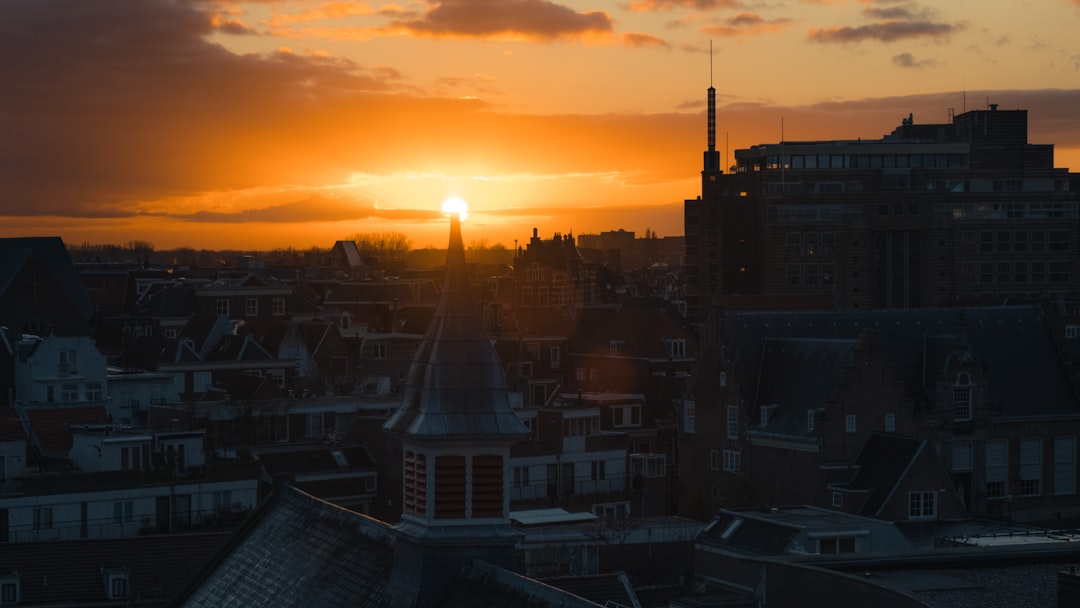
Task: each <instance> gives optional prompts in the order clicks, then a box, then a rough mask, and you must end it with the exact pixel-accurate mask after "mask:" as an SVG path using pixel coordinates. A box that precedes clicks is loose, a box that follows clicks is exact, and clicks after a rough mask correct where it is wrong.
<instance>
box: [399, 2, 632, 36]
mask: <svg viewBox="0 0 1080 608" xmlns="http://www.w3.org/2000/svg"><path fill="white" fill-rule="evenodd" d="M612 27H613V26H612V19H611V16H610V15H608V13H606V12H604V11H587V12H580V13H579V12H576V11H574V10H573V9H571V8H569V7H566V6H563V5H561V4H555V3H553V2H548V1H547V0H442V1H441V2H433V5H432V6H431V8H429V9H428V10H427V11H426V12H425V13H424V14H423V16H421V17H418V18H415V19H398V20H394V21H392V22H391V24H390V27H389V28H388V30H391V31H393V30H396V31H401V32H405V33H409V34H412V35H417V36H430V37H435V38H481V39H492V40H541V41H551V40H557V39H574V38H582V37H587V36H596V35H603V34H610V33H611V32H612Z"/></svg>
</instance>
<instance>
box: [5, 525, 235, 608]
mask: <svg viewBox="0 0 1080 608" xmlns="http://www.w3.org/2000/svg"><path fill="white" fill-rule="evenodd" d="M228 538H229V534H226V533H200V534H176V535H149V536H130V537H123V538H107V539H86V540H73V541H34V542H26V543H5V544H4V545H3V547H4V550H3V551H0V574H8V573H11V572H18V573H19V587H20V592H21V595H22V601H21V602H20V603H19V605H20V606H40V605H49V606H61V605H63V606H88V605H113V604H116V605H139V606H146V605H163V604H164V603H165V602H167V601H168V600H169V599H170V598H172V597H173V596H174V595H175V594H176V593H178V592H179V591H180V590H181V589H183V588H184V587H185V586H186V585H188V584H189V583H190V582H191V581H192V580H194V579H195V577H196V575H198V573H199V572H200V571H201V570H202V569H203V568H204V567H205V566H206V564H208V563H210V561H211V560H212V559H213V557H214V555H215V554H216V553H217V552H219V551H220V550H221V548H222V547H224V546H225V544H226V542H227V541H228ZM102 568H119V569H124V570H126V571H127V576H128V590H129V595H128V600H127V601H117V602H114V603H107V602H106V598H105V582H104V578H103V576H102Z"/></svg>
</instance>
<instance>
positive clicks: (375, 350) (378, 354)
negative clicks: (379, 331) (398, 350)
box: [371, 343, 386, 359]
mask: <svg viewBox="0 0 1080 608" xmlns="http://www.w3.org/2000/svg"><path fill="white" fill-rule="evenodd" d="M371 358H372V359H385V358H386V344H379V343H376V344H372V345H371Z"/></svg>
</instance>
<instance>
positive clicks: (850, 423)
mask: <svg viewBox="0 0 1080 608" xmlns="http://www.w3.org/2000/svg"><path fill="white" fill-rule="evenodd" d="M844 432H845V433H854V432H855V414H848V415H847V416H844Z"/></svg>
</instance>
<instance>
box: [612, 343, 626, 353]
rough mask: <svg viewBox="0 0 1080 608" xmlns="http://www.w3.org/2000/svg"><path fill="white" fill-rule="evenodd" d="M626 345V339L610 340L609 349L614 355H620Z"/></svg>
mask: <svg viewBox="0 0 1080 608" xmlns="http://www.w3.org/2000/svg"><path fill="white" fill-rule="evenodd" d="M624 346H626V341H625V340H612V341H610V342H608V351H609V352H610V353H611V354H612V355H618V354H621V353H622V351H623V347H624Z"/></svg>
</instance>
